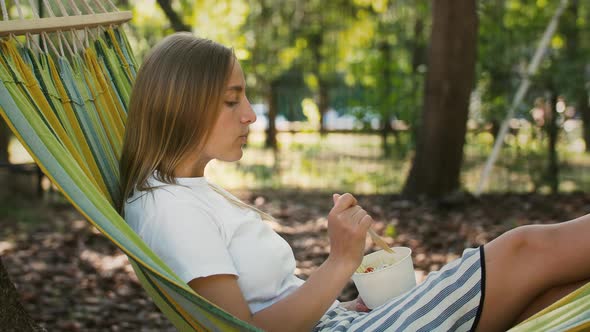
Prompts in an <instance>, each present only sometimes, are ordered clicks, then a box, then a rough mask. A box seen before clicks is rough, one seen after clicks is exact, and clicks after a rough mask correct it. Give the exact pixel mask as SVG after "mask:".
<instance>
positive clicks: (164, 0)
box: [158, 0, 192, 31]
mask: <svg viewBox="0 0 590 332" xmlns="http://www.w3.org/2000/svg"><path fill="white" fill-rule="evenodd" d="M158 5H160V8H162V10H163V11H164V14H166V17H168V20H170V24H171V25H172V29H174V31H192V29H191V27H190V26H189V25H186V24H184V22H182V18H181V17H180V16H178V14H177V13H176V12H175V11H174V9H172V3H171V0H158Z"/></svg>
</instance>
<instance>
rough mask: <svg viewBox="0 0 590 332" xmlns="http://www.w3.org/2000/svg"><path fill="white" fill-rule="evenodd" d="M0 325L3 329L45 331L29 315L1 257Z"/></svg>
mask: <svg viewBox="0 0 590 332" xmlns="http://www.w3.org/2000/svg"><path fill="white" fill-rule="evenodd" d="M0 326H1V327H2V330H3V331H19V332H20V331H23V332H24V331H45V329H44V328H42V327H40V326H39V325H37V323H35V321H34V320H33V319H32V318H31V316H29V314H28V313H27V312H26V310H25V309H24V308H23V306H22V305H21V303H20V302H19V300H18V293H17V292H16V289H15V287H14V285H13V284H12V282H11V281H10V278H8V273H7V272H6V269H5V268H4V265H3V264H2V259H1V258H0Z"/></svg>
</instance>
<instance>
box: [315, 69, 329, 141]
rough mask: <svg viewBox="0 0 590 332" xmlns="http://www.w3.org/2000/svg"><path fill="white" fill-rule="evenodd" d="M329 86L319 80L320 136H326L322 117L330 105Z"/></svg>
mask: <svg viewBox="0 0 590 332" xmlns="http://www.w3.org/2000/svg"><path fill="white" fill-rule="evenodd" d="M328 88H329V85H328V83H327V82H326V81H325V80H323V79H321V78H320V80H319V91H318V94H319V100H318V111H319V112H320V134H321V135H325V134H326V126H325V124H324V117H325V115H326V112H327V111H328V106H329V103H330V99H329V98H330V97H329V92H328Z"/></svg>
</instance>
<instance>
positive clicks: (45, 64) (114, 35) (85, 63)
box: [0, 28, 590, 332]
mask: <svg viewBox="0 0 590 332" xmlns="http://www.w3.org/2000/svg"><path fill="white" fill-rule="evenodd" d="M103 30H104V31H103V33H102V34H101V35H100V36H99V37H97V38H96V39H95V40H94V41H93V42H92V43H91V44H90V45H89V46H88V47H87V48H85V49H83V50H81V51H80V52H79V54H72V55H70V56H65V55H58V54H57V55H56V54H52V55H48V54H45V53H44V52H35V50H33V49H29V48H28V47H27V46H25V45H20V44H19V43H18V42H17V41H16V40H15V39H0V113H1V114H2V117H3V118H4V120H5V121H6V122H7V123H8V125H9V127H10V128H11V129H12V131H13V132H14V134H15V135H16V136H17V137H18V139H19V140H20V141H21V143H22V144H23V145H24V146H25V148H26V149H27V150H28V151H29V153H30V154H31V156H32V157H33V158H34V160H35V161H36V162H37V164H38V165H39V166H40V167H41V169H42V170H43V172H44V173H45V174H46V175H47V176H48V177H49V178H50V179H51V181H52V182H53V183H54V184H56V185H57V186H58V187H59V188H60V190H61V191H62V193H63V194H64V195H65V197H66V198H67V199H68V200H69V201H70V202H71V203H72V204H73V205H74V206H75V207H76V208H77V209H78V210H79V211H80V212H81V213H82V214H83V215H84V216H85V217H86V219H87V220H88V221H89V222H90V223H91V224H92V225H94V226H95V227H96V228H97V229H99V230H100V231H101V232H102V233H103V234H104V235H105V236H106V237H107V238H109V239H110V240H111V241H112V242H113V243H114V244H115V245H117V246H118V247H119V248H120V249H121V250H122V251H123V252H125V253H126V254H127V256H128V257H129V261H130V262H131V264H132V266H133V268H134V270H135V272H136V274H137V276H138V278H139V280H140V281H141V284H142V285H143V287H144V288H145V290H146V291H147V292H148V293H149V295H150V296H151V298H152V299H153V300H154V302H155V303H156V305H157V306H158V307H159V308H160V310H162V312H163V313H164V314H165V315H166V316H167V317H168V318H169V319H170V321H171V322H172V323H173V324H174V325H175V326H176V328H178V330H180V331H257V330H258V329H256V328H255V327H253V326H251V325H248V324H247V323H245V322H243V321H241V320H239V319H237V318H235V317H233V316H231V315H230V314H228V313H226V312H225V311H223V310H222V309H220V308H219V307H217V306H215V305H213V304H211V303H210V302H208V301H207V300H205V299H204V298H202V297H200V296H199V295H198V294H196V293H195V292H194V291H193V290H192V289H191V288H190V287H188V285H186V284H185V283H184V282H182V280H181V279H180V278H178V276H176V275H175V274H174V272H173V271H172V270H171V269H170V268H169V267H168V266H166V264H165V263H164V262H163V261H162V260H160V258H158V257H157V256H156V255H155V254H154V253H153V252H152V251H151V250H150V248H148V247H147V245H146V244H145V243H144V242H143V241H142V240H141V238H140V237H139V236H138V235H137V234H136V233H135V232H134V231H133V230H131V228H129V226H127V224H126V223H125V221H124V220H123V218H121V216H120V215H119V214H118V213H117V211H116V210H115V208H114V207H113V202H114V201H115V200H116V199H117V197H118V196H117V195H118V190H117V187H118V185H117V183H118V166H117V165H118V162H117V160H118V156H119V155H120V152H121V144H122V138H123V133H124V128H125V121H126V114H127V105H128V102H129V96H130V93H131V86H132V84H133V81H134V77H135V74H136V71H137V69H138V66H137V63H136V62H135V60H134V57H133V54H132V52H131V48H130V47H129V43H128V41H127V39H126V37H125V34H124V33H123V31H122V30H121V29H120V28H108V29H103ZM584 329H590V285H586V286H585V287H583V288H581V289H579V290H577V291H576V292H574V293H572V294H570V295H569V296H567V297H566V298H564V299H562V300H560V301H559V302H557V303H555V304H554V305H552V306H551V307H550V308H547V309H546V310H544V311H543V312H541V313H539V314H537V315H536V316H534V317H532V318H531V319H529V320H528V321H526V322H524V323H522V324H520V325H519V326H517V327H515V328H513V329H512V330H511V331H518V332H521V331H566V330H568V331H582V330H584Z"/></svg>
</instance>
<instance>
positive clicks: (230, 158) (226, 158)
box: [217, 149, 244, 162]
mask: <svg viewBox="0 0 590 332" xmlns="http://www.w3.org/2000/svg"><path fill="white" fill-rule="evenodd" d="M243 155H244V152H243V151H242V150H241V149H240V151H239V152H236V153H234V154H232V155H229V156H223V158H217V159H219V160H221V161H225V162H234V161H238V160H240V159H242V156H243Z"/></svg>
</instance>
